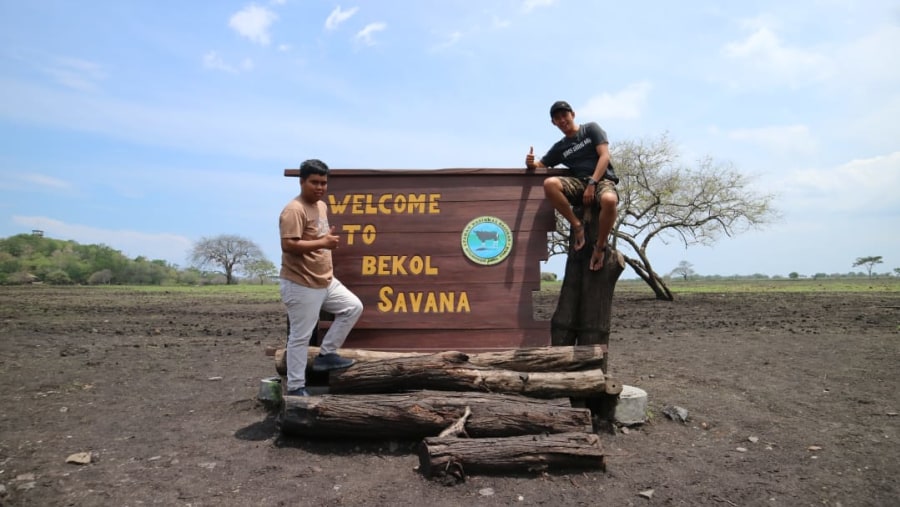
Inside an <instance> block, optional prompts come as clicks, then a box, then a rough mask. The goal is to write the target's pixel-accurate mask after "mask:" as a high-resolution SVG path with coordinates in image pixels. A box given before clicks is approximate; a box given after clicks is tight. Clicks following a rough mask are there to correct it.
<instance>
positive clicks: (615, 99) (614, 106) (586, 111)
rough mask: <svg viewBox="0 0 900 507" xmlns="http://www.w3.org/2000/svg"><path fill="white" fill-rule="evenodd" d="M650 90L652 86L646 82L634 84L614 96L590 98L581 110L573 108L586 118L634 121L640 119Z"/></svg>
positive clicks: (607, 94)
mask: <svg viewBox="0 0 900 507" xmlns="http://www.w3.org/2000/svg"><path fill="white" fill-rule="evenodd" d="M651 89H653V85H651V84H650V82H648V81H641V82H638V83H634V84H631V85H628V86H627V87H626V88H625V89H623V90H621V91H619V92H618V93H615V94H609V93H604V94H602V95H598V96H595V97H591V98H590V99H588V101H587V104H585V105H584V106H583V107H582V108H580V109H579V108H575V112H576V113H577V114H580V115H582V116H583V117H586V118H588V117H589V118H602V119H604V120H612V119H621V120H634V119H637V118H640V117H641V114H642V113H643V109H644V107H646V105H647V96H648V95H649V94H650V90H651Z"/></svg>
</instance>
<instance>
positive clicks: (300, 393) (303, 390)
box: [285, 387, 309, 396]
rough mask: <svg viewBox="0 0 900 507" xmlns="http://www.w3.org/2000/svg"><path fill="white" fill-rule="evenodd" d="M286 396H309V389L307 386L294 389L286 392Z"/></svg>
mask: <svg viewBox="0 0 900 507" xmlns="http://www.w3.org/2000/svg"><path fill="white" fill-rule="evenodd" d="M285 395H286V396H309V391H307V390H306V388H305V387H301V388H300V389H294V390H293V391H288V392H286V393H285Z"/></svg>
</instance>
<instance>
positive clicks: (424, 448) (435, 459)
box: [419, 433, 605, 478]
mask: <svg viewBox="0 0 900 507" xmlns="http://www.w3.org/2000/svg"><path fill="white" fill-rule="evenodd" d="M604 468H605V462H604V455H603V449H602V447H601V445H600V438H599V437H598V436H597V435H595V434H593V433H560V434H554V435H525V436H518V437H508V438H453V437H445V438H440V437H431V438H426V439H424V440H423V441H422V443H421V444H420V445H419V471H420V472H421V473H422V474H423V475H424V476H425V477H440V476H443V475H454V476H456V477H457V478H463V477H465V474H470V473H497V472H526V471H528V472H531V471H545V470H571V469H600V470H603V469H604Z"/></svg>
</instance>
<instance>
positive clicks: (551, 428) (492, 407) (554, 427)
mask: <svg viewBox="0 0 900 507" xmlns="http://www.w3.org/2000/svg"><path fill="white" fill-rule="evenodd" d="M467 408H469V409H471V415H470V416H469V418H468V419H467V420H466V421H465V423H464V425H463V427H464V429H465V432H466V434H468V435H469V436H471V437H505V436H515V435H528V434H534V433H567V432H589V431H591V414H590V411H589V410H587V409H583V408H572V407H571V406H570V404H569V400H568V399H566V398H560V399H555V400H537V399H533V398H527V397H525V396H515V395H504V394H487V393H455V392H440V391H416V392H411V393H403V394H365V395H322V396H285V397H284V411H283V413H282V424H281V431H282V432H284V433H288V434H297V435H304V436H317V437H354V438H359V437H363V438H424V437H429V436H436V435H438V434H440V433H441V432H442V431H443V430H445V429H447V427H448V426H451V425H452V424H453V423H454V421H457V420H458V419H460V418H461V417H462V416H463V414H464V413H465V411H466V409H467Z"/></svg>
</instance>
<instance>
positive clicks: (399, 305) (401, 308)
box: [394, 292, 407, 313]
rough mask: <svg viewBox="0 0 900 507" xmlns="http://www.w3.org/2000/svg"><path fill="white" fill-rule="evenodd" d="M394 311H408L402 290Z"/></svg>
mask: <svg viewBox="0 0 900 507" xmlns="http://www.w3.org/2000/svg"><path fill="white" fill-rule="evenodd" d="M394 313H407V312H406V298H405V297H404V296H403V293H402V292H401V293H400V294H399V295H398V296H397V302H396V303H395V304H394Z"/></svg>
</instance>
